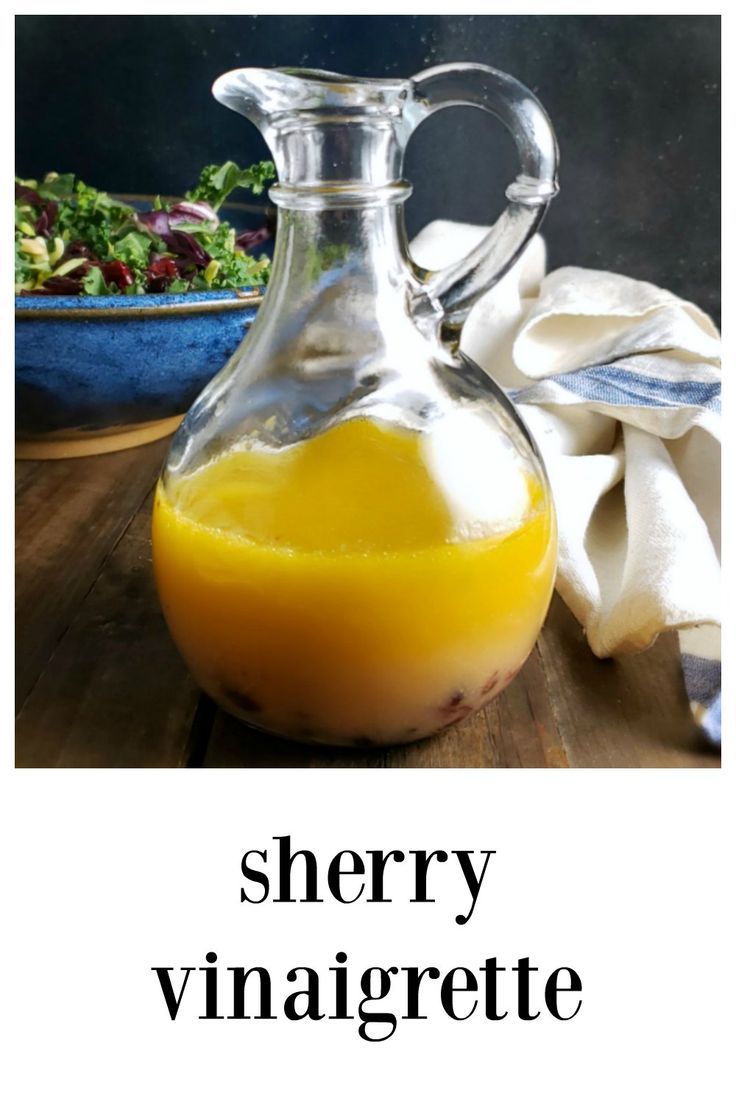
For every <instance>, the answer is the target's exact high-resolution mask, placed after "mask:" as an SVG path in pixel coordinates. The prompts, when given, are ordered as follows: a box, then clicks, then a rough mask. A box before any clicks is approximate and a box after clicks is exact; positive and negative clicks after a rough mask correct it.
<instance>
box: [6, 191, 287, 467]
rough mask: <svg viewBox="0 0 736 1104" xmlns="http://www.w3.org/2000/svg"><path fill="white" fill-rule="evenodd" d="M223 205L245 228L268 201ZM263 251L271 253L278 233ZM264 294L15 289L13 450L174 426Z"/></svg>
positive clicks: (107, 446) (143, 437) (109, 441)
mask: <svg viewBox="0 0 736 1104" xmlns="http://www.w3.org/2000/svg"><path fill="white" fill-rule="evenodd" d="M119 198H120V199H124V200H126V201H127V202H129V203H131V204H132V205H133V206H134V207H138V208H150V207H151V205H152V202H153V196H143V195H136V196H132V195H125V196H123V195H121V196H120V197H119ZM167 198H173V197H167ZM223 215H224V217H225V218H227V220H228V222H229V223H230V224H231V225H232V226H235V227H236V228H237V229H238V230H244V229H246V228H247V227H251V226H252V227H255V226H259V225H262V223H263V219H264V209H263V208H262V207H258V206H255V205H251V204H246V203H226V204H224V206H223ZM260 252H264V253H267V254H269V255H270V254H271V253H272V242H271V241H268V242H266V243H265V244H264V245H263V246H261V247H260V248H259V253H260ZM263 294H264V289H263V288H257V287H250V288H242V289H240V290H239V291H189V292H185V293H183V294H181V295H169V294H162V295H131V296H103V297H99V298H98V297H95V296H84V297H78V296H76V295H46V296H37V297H36V296H29V295H24V296H19V297H17V298H16V300H15V384H16V419H15V424H16V455H17V456H21V457H27V458H32V459H36V458H38V459H46V458H54V457H57V456H59V457H61V456H87V455H91V454H93V453H99V452H113V451H115V450H117V449H121V448H130V447H132V446H133V445H138V444H143V443H144V442H145V441H153V440H155V439H156V438H158V437H164V436H166V435H167V434H168V433H172V432H173V430H174V429H176V426H177V425H178V424H179V422H180V420H181V418H182V416H183V415H184V414H185V413H186V411H187V410H188V409H189V407H190V406H191V405H192V403H193V402H194V400H195V399H196V397H197V395H198V394H199V392H200V391H201V390H202V388H203V387H204V386H205V385H206V384H207V383H209V381H210V380H211V379H212V377H213V376H214V375H215V374H216V373H217V372H219V370H220V369H221V368H222V367H223V365H224V364H225V362H226V361H227V359H228V357H229V356H230V355H231V353H233V352H234V351H235V349H236V348H237V347H238V345H239V344H240V342H241V341H242V340H243V338H244V337H245V335H246V333H247V332H248V329H249V328H250V326H251V324H252V322H253V319H254V318H255V316H256V311H257V310H258V306H259V305H260V303H261V301H262V299H263Z"/></svg>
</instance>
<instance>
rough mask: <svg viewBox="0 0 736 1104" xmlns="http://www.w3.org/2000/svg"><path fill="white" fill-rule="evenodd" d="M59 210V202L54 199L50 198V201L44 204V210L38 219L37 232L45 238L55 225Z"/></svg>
mask: <svg viewBox="0 0 736 1104" xmlns="http://www.w3.org/2000/svg"><path fill="white" fill-rule="evenodd" d="M58 210H59V204H58V203H55V202H54V200H53V199H52V200H49V202H48V203H46V204H44V207H43V210H42V211H41V214H40V215H39V217H38V218H37V219H36V233H37V234H41V235H42V236H43V237H45V238H47V237H48V236H49V233H50V231H51V228H52V227H53V225H54V223H55V222H56V213H57V211H58Z"/></svg>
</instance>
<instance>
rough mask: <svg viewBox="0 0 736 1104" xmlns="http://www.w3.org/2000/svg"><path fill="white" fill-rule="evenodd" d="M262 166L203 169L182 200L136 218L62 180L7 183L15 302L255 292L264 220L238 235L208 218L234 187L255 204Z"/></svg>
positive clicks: (268, 174)
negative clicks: (11, 198) (11, 196)
mask: <svg viewBox="0 0 736 1104" xmlns="http://www.w3.org/2000/svg"><path fill="white" fill-rule="evenodd" d="M274 176H275V172H274V166H273V164H272V162H270V161H261V162H259V163H258V164H255V165H251V166H250V167H249V168H246V169H240V168H239V167H238V166H237V165H236V164H235V162H234V161H226V162H225V164H224V165H207V166H206V167H205V168H204V169H203V170H202V172H201V174H200V177H199V180H198V182H197V184H196V185H195V187H194V188H192V189H191V191H189V192H188V193H187V195H186V197H185V198H184V199H183V200H181V201H178V202H164V201H162V200H161V199H157V200H156V201H155V203H154V204H153V207H152V208H151V209H150V210H147V211H140V210H137V209H136V208H135V207H133V206H132V205H131V204H128V203H125V202H123V201H121V200H118V199H115V198H114V197H112V196H110V195H108V194H107V193H106V192H101V191H98V190H97V189H96V188H91V187H89V185H87V184H85V183H84V182H83V181H81V180H79V179H78V178H76V177H75V176H74V175H73V174H72V173H65V174H61V175H60V174H59V173H48V174H47V175H46V176H45V177H44V179H43V180H42V181H41V182H37V181H35V180H20V179H18V178H16V182H15V290H16V295H137V294H143V293H151V294H155V293H159V294H160V293H162V292H169V293H173V292H185V291H208V290H217V289H232V288H240V287H245V286H249V285H254V284H255V285H259V284H265V283H267V281H268V275H269V266H270V262H269V259H268V257H267V256H265V255H261V256H259V257H256V256H255V255H254V250H255V249H256V248H257V246H259V245H260V244H262V243H263V242H264V241H266V240H267V239H268V238H269V237H270V236H271V227H270V225H269V224H268V223H267V222H265V221H264V224H263V225H262V226H259V227H258V228H257V229H255V230H246V231H244V232H242V233H238V232H237V231H236V230H235V229H234V228H233V227H232V226H230V225H229V224H228V223H227V222H225V221H223V220H222V219H221V218H220V217H219V214H218V211H219V209H220V207H221V206H222V204H223V203H224V202H225V200H226V199H227V198H228V196H229V195H230V194H231V193H232V192H233V191H235V190H236V189H237V188H245V189H247V190H249V191H251V192H252V193H253V194H254V195H260V194H261V193H262V192H263V190H264V187H265V185H266V184H267V183H268V181H269V180H272V179H273V178H274Z"/></svg>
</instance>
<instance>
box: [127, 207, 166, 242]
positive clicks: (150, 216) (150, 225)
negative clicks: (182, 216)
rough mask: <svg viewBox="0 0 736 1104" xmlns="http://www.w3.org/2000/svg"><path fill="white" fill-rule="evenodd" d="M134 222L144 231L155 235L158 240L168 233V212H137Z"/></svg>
mask: <svg viewBox="0 0 736 1104" xmlns="http://www.w3.org/2000/svg"><path fill="white" fill-rule="evenodd" d="M135 221H136V222H137V223H138V224H139V225H140V226H142V227H143V229H144V230H148V231H150V233H151V234H157V235H158V237H160V238H162V237H163V236H164V234H168V232H169V215H168V211H138V212H136V216H135Z"/></svg>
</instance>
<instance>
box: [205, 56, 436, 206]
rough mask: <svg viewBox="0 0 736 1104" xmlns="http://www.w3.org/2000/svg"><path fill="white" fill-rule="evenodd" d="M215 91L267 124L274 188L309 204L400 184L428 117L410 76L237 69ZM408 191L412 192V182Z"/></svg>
mask: <svg viewBox="0 0 736 1104" xmlns="http://www.w3.org/2000/svg"><path fill="white" fill-rule="evenodd" d="M212 92H213V95H214V97H215V99H216V100H218V102H219V103H222V104H224V105H225V106H226V107H229V108H231V109H232V110H233V111H237V112H238V113H239V114H240V115H244V116H245V117H246V118H247V119H249V120H250V121H251V122H252V123H254V124H255V125H256V126H257V127H258V128H259V130H260V131H261V133H262V135H263V137H264V138H265V140H266V142H267V143H268V145H269V147H270V149H271V152H272V155H273V158H274V162H275V164H276V171H277V173H278V176H279V185H278V186H277V187H276V188H275V189H272V195H273V198H274V200H275V201H276V202H277V203H281V204H283V205H292V203H293V202H296V203H298V204H299V205H301V204H305V203H309V195H310V193H311V194H312V195H313V197H314V200H313V201H314V202H315V203H320V204H322V203H327V204H329V205H340V204H341V203H344V204H345V205H346V206H348V205H352V199H353V197H354V195H355V193H356V192H361V191H363V190H365V189H369V190H370V189H384V188H387V187H388V188H392V187H393V186H396V185H400V182H401V172H402V165H403V157H404V150H405V148H406V144H407V142H408V140H409V137H410V135H411V133H412V131H413V130H414V128H415V126H416V125H417V124H418V122H419V121H420V118H419V115H420V113H419V112H418V111H417V104H416V103H415V102H414V101H413V97H412V94H411V93H412V84H411V81H408V80H389V79H386V80H380V79H379V80H372V79H371V80H368V79H361V78H355V77H344V76H341V75H340V74H338V73H327V72H322V71H321V70H316V69H314V70H312V69H236V70H233V71H231V72H229V73H225V74H223V76H221V77H219V78H218V79H217V80H216V81H215V83H214V85H213V88H212ZM422 114H423V113H422ZM403 191H404V195H403V197H402V198H405V196H406V194H408V190H407V186H406V185H403ZM295 193H299V194H298V195H296V194H295ZM363 198H364V199H365V195H364V196H363ZM357 199H358V200H359V199H360V196H358V197H357Z"/></svg>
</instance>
